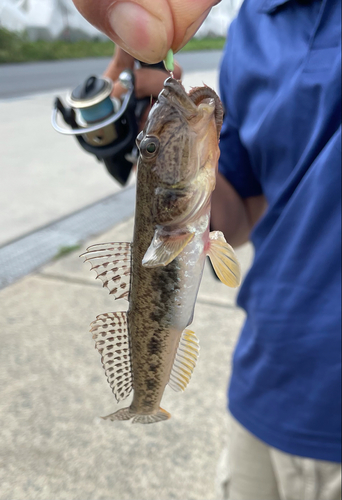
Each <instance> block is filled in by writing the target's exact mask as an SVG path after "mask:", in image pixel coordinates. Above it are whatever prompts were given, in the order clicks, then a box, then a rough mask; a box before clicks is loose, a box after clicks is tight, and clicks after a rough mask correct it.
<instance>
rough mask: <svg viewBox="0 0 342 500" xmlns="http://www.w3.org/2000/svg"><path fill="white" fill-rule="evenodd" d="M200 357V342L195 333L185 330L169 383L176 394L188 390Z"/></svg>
mask: <svg viewBox="0 0 342 500" xmlns="http://www.w3.org/2000/svg"><path fill="white" fill-rule="evenodd" d="M198 356H199V341H198V339H197V337H196V335H195V333H194V332H192V331H191V330H184V332H183V333H182V336H181V339H180V341H179V344H178V349H177V352H176V356H175V360H174V362H173V366H172V370H171V374H170V380H169V382H168V384H169V386H170V387H171V389H173V390H174V391H176V392H183V391H184V390H185V389H186V388H187V386H188V383H189V382H190V379H191V375H192V372H193V371H194V369H195V366H196V362H197V359H198Z"/></svg>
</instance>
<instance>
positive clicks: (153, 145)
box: [137, 78, 222, 224]
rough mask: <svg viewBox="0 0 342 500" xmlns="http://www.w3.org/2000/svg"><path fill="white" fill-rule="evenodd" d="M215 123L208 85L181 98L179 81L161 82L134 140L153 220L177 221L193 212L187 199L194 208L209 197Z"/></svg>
mask: <svg viewBox="0 0 342 500" xmlns="http://www.w3.org/2000/svg"><path fill="white" fill-rule="evenodd" d="M221 123H222V107H221V104H220V100H219V98H218V97H217V95H216V94H215V92H214V91H212V90H211V89H209V87H201V88H198V89H194V90H193V91H192V92H190V93H189V94H187V92H186V91H185V89H184V87H183V86H182V84H181V83H180V82H179V81H177V80H175V79H173V78H168V79H167V80H166V81H165V82H164V88H163V90H162V91H161V93H160V94H159V96H158V101H157V102H156V103H155V104H154V106H153V107H152V109H151V111H150V113H149V116H148V119H147V122H146V124H145V127H144V130H143V131H142V132H140V134H139V135H138V137H137V145H138V147H139V152H140V155H139V162H138V170H139V169H147V170H148V179H149V181H150V182H151V185H152V184H153V185H154V186H155V189H156V194H157V196H156V202H155V209H154V212H155V215H156V217H155V219H156V222H158V223H160V224H162V223H165V222H167V221H168V222H172V220H174V217H176V219H177V222H179V218H182V217H181V216H183V219H184V217H186V216H187V212H188V213H190V212H191V213H194V210H196V207H193V206H192V205H193V203H191V202H190V199H191V198H192V200H193V202H194V203H195V202H196V200H197V204H198V203H199V201H198V200H199V199H201V200H202V204H203V200H204V199H207V198H208V196H209V197H210V194H211V192H212V191H213V189H214V187H215V177H216V168H217V161H218V157H219V148H218V133H219V130H220V128H221ZM194 190H195V191H196V194H197V196H196V197H194V196H193V194H194ZM158 195H159V196H158ZM198 195H200V196H198ZM179 198H180V199H179ZM170 205H172V206H173V208H174V209H173V211H172V210H171V207H170ZM197 208H198V207H197Z"/></svg>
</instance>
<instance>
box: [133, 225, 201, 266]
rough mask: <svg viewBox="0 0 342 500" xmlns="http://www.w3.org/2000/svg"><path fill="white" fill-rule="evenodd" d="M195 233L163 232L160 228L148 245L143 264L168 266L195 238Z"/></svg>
mask: <svg viewBox="0 0 342 500" xmlns="http://www.w3.org/2000/svg"><path fill="white" fill-rule="evenodd" d="M193 237H194V234H193V233H175V234H162V233H161V232H160V231H159V230H158V229H157V230H156V231H155V232H154V236H153V239H152V242H151V244H150V246H149V247H148V249H147V251H146V253H145V255H144V258H143V260H142V265H143V266H144V267H160V266H167V265H168V264H169V263H170V262H172V261H173V260H174V259H175V258H176V257H177V256H178V255H179V254H180V253H181V251H182V250H183V249H184V248H185V247H186V245H187V244H188V243H190V241H191V240H192V239H193Z"/></svg>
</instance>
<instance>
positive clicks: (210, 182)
mask: <svg viewBox="0 0 342 500" xmlns="http://www.w3.org/2000/svg"><path fill="white" fill-rule="evenodd" d="M222 116H223V112H222V106H221V103H220V100H219V98H218V96H217V95H216V94H215V92H214V91H213V90H212V89H210V88H209V87H200V88H196V89H193V90H192V91H191V92H190V93H189V94H187V93H186V92H185V90H184V88H183V86H182V85H181V83H180V82H178V81H176V80H174V79H173V78H168V79H167V80H166V81H165V83H164V89H163V91H162V92H161V93H160V95H159V97H158V101H157V102H156V104H155V105H154V106H153V108H152V109H151V111H150V114H149V116H148V119H147V122H146V125H145V128H144V130H143V131H142V132H141V133H140V134H139V136H138V138H137V145H138V147H139V153H140V154H139V160H138V169H137V195H136V209H135V220H134V234H133V242H132V243H108V244H99V245H93V246H92V247H90V248H88V249H87V252H86V253H85V254H84V256H85V258H86V261H89V262H90V263H91V265H92V269H93V270H94V271H95V272H96V274H97V276H96V277H97V278H99V279H101V280H102V282H103V286H104V287H107V288H108V289H109V291H110V293H111V294H112V295H113V296H114V298H115V299H119V298H126V299H127V300H128V302H129V307H128V311H127V313H126V312H125V311H120V312H116V313H105V314H102V315H100V316H98V317H97V319H96V321H95V322H93V323H92V329H91V331H92V332H93V338H94V340H95V346H96V348H97V349H98V351H99V352H100V354H101V361H102V364H103V367H104V370H105V374H106V376H107V380H108V382H109V385H110V387H111V389H112V391H113V393H114V396H115V397H116V399H117V400H118V401H121V400H122V399H124V398H126V397H127V396H128V395H129V394H130V392H131V391H132V389H133V400H132V402H131V404H130V406H129V407H127V408H122V409H120V410H118V411H116V412H115V413H112V414H110V415H108V416H107V417H104V418H105V419H109V420H113V421H114V420H129V419H132V421H133V422H134V423H143V424H147V423H154V422H159V421H162V420H167V419H168V418H170V414H169V413H168V412H167V411H165V410H163V409H162V408H161V407H160V402H161V399H162V396H163V393H164V390H165V387H166V385H167V384H169V385H170V387H172V389H174V390H175V391H184V390H185V388H186V387H187V385H188V383H189V381H190V378H191V376H192V373H193V371H194V369H195V366H196V362H197V358H198V355H199V342H198V339H197V337H196V335H195V333H194V332H193V331H191V330H189V329H188V328H187V327H188V326H189V325H190V324H191V322H192V318H193V315H194V307H195V302H196V298H197V293H198V289H199V285H200V281H201V277H202V273H203V268H204V263H205V258H206V256H207V255H209V257H210V259H211V261H212V263H213V267H214V269H215V270H216V272H217V275H218V276H219V278H220V279H221V281H222V282H224V283H225V284H227V285H229V286H238V285H239V283H240V266H239V263H238V261H237V259H236V256H235V254H234V251H233V249H232V248H231V247H230V245H228V243H227V242H226V241H225V239H224V237H223V234H222V233H220V232H219V231H215V232H212V233H209V222H210V200H211V194H212V191H213V190H214V188H215V181H216V172H217V161H218V157H219V149H218V135H219V131H220V128H221V125H222Z"/></svg>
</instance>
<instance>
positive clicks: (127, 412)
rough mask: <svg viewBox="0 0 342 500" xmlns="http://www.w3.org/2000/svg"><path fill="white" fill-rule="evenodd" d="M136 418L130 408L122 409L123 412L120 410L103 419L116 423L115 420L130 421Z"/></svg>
mask: <svg viewBox="0 0 342 500" xmlns="http://www.w3.org/2000/svg"><path fill="white" fill-rule="evenodd" d="M134 416H135V413H133V412H132V411H131V408H130V407H129V406H128V407H127V408H121V410H118V411H116V412H114V413H111V414H110V415H107V416H106V417H101V418H102V419H103V420H111V421H112V422H114V420H130V419H131V418H133V417H134Z"/></svg>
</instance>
